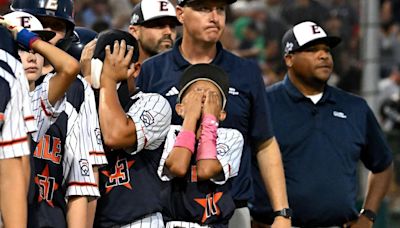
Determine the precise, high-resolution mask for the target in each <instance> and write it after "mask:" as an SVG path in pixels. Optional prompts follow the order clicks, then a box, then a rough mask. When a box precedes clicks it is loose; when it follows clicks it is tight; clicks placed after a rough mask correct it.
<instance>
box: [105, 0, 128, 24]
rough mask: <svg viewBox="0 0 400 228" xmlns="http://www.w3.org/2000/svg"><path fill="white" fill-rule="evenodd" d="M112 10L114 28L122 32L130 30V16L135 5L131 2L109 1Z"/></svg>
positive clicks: (121, 0)
mask: <svg viewBox="0 0 400 228" xmlns="http://www.w3.org/2000/svg"><path fill="white" fill-rule="evenodd" d="M108 4H109V6H110V8H111V14H112V15H113V18H112V27H113V28H116V29H121V30H128V26H129V21H130V16H131V14H132V10H133V7H134V5H133V4H132V3H131V1H129V0H108Z"/></svg>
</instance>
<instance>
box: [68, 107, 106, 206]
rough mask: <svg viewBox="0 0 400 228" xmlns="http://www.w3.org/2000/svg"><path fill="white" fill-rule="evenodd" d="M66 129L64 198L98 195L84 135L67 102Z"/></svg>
mask: <svg viewBox="0 0 400 228" xmlns="http://www.w3.org/2000/svg"><path fill="white" fill-rule="evenodd" d="M65 112H66V113H67V115H68V117H69V118H68V130H67V137H66V141H65V157H64V160H63V169H64V170H63V171H64V178H65V179H64V181H63V183H64V184H65V185H66V186H67V191H66V198H68V197H70V196H88V197H94V198H97V197H99V196H100V192H99V189H98V187H97V184H96V182H95V178H94V174H93V168H92V164H91V163H90V159H89V154H88V152H87V148H86V143H85V142H84V141H85V136H84V135H82V131H81V129H80V128H81V126H80V123H81V121H80V120H79V115H78V113H77V112H76V110H75V108H74V107H73V106H72V105H70V104H69V103H67V105H66V110H65Z"/></svg>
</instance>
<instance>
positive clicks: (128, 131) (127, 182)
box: [92, 30, 172, 228]
mask: <svg viewBox="0 0 400 228" xmlns="http://www.w3.org/2000/svg"><path fill="white" fill-rule="evenodd" d="M121 40H122V41H121ZM119 41H121V42H120V43H119ZM127 49H128V50H129V51H127ZM99 50H101V51H100V53H98V52H99ZM126 52H127V54H126ZM104 56H105V57H104ZM132 56H133V58H132ZM94 57H95V59H98V60H99V61H102V60H104V59H105V60H104V62H103V64H102V65H103V66H102V69H101V70H100V72H102V73H101V77H100V79H101V80H100V102H99V116H100V126H101V128H102V134H103V139H104V143H105V145H106V146H108V147H110V148H111V149H112V150H110V151H107V159H108V165H107V166H105V167H103V168H101V169H100V185H99V187H100V192H101V197H100V198H99V199H98V202H97V211H96V217H95V223H94V226H95V227H138V228H139V227H140V228H146V227H149V228H150V227H164V223H163V219H162V215H161V211H162V206H161V198H160V192H161V191H162V189H163V188H164V187H163V182H162V181H161V180H160V179H159V178H158V175H157V167H158V164H159V162H160V158H161V154H162V146H161V145H162V143H163V142H164V139H165V136H166V134H167V132H168V130H169V126H170V121H171V112H172V110H171V107H170V106H169V104H168V102H167V100H166V99H165V98H163V97H162V96H160V95H158V94H151V93H142V92H140V91H134V90H135V87H134V79H135V77H136V76H137V75H138V73H139V69H140V64H139V63H137V61H138V57H139V49H138V44H137V41H136V39H135V38H134V37H133V36H131V35H130V34H129V33H127V32H123V31H118V30H111V31H108V32H105V33H102V34H100V36H99V38H98V41H97V44H96V49H95V51H94ZM92 79H93V78H92ZM125 80H127V82H128V85H133V87H130V88H131V89H130V91H131V92H132V91H133V94H131V95H132V96H131V97H130V99H129V102H128V103H127V104H126V105H125V106H124V107H123V106H122V105H121V102H120V97H119V95H118V91H117V87H118V84H119V82H121V81H125ZM132 89H133V90H132Z"/></svg>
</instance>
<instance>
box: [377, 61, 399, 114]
mask: <svg viewBox="0 0 400 228" xmlns="http://www.w3.org/2000/svg"><path fill="white" fill-rule="evenodd" d="M378 91H379V94H378V102H379V104H380V106H381V104H383V103H384V102H385V101H387V100H391V99H392V98H393V96H398V95H399V94H400V64H398V65H395V66H393V67H392V69H391V72H390V74H389V76H387V77H386V78H384V79H382V80H381V81H380V82H379V84H378Z"/></svg>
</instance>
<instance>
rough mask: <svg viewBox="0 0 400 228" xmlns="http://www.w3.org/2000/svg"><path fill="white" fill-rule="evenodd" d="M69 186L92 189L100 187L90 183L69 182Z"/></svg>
mask: <svg viewBox="0 0 400 228" xmlns="http://www.w3.org/2000/svg"><path fill="white" fill-rule="evenodd" d="M69 186H92V187H98V186H97V184H94V183H89V182H69V183H68V187H69Z"/></svg>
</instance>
